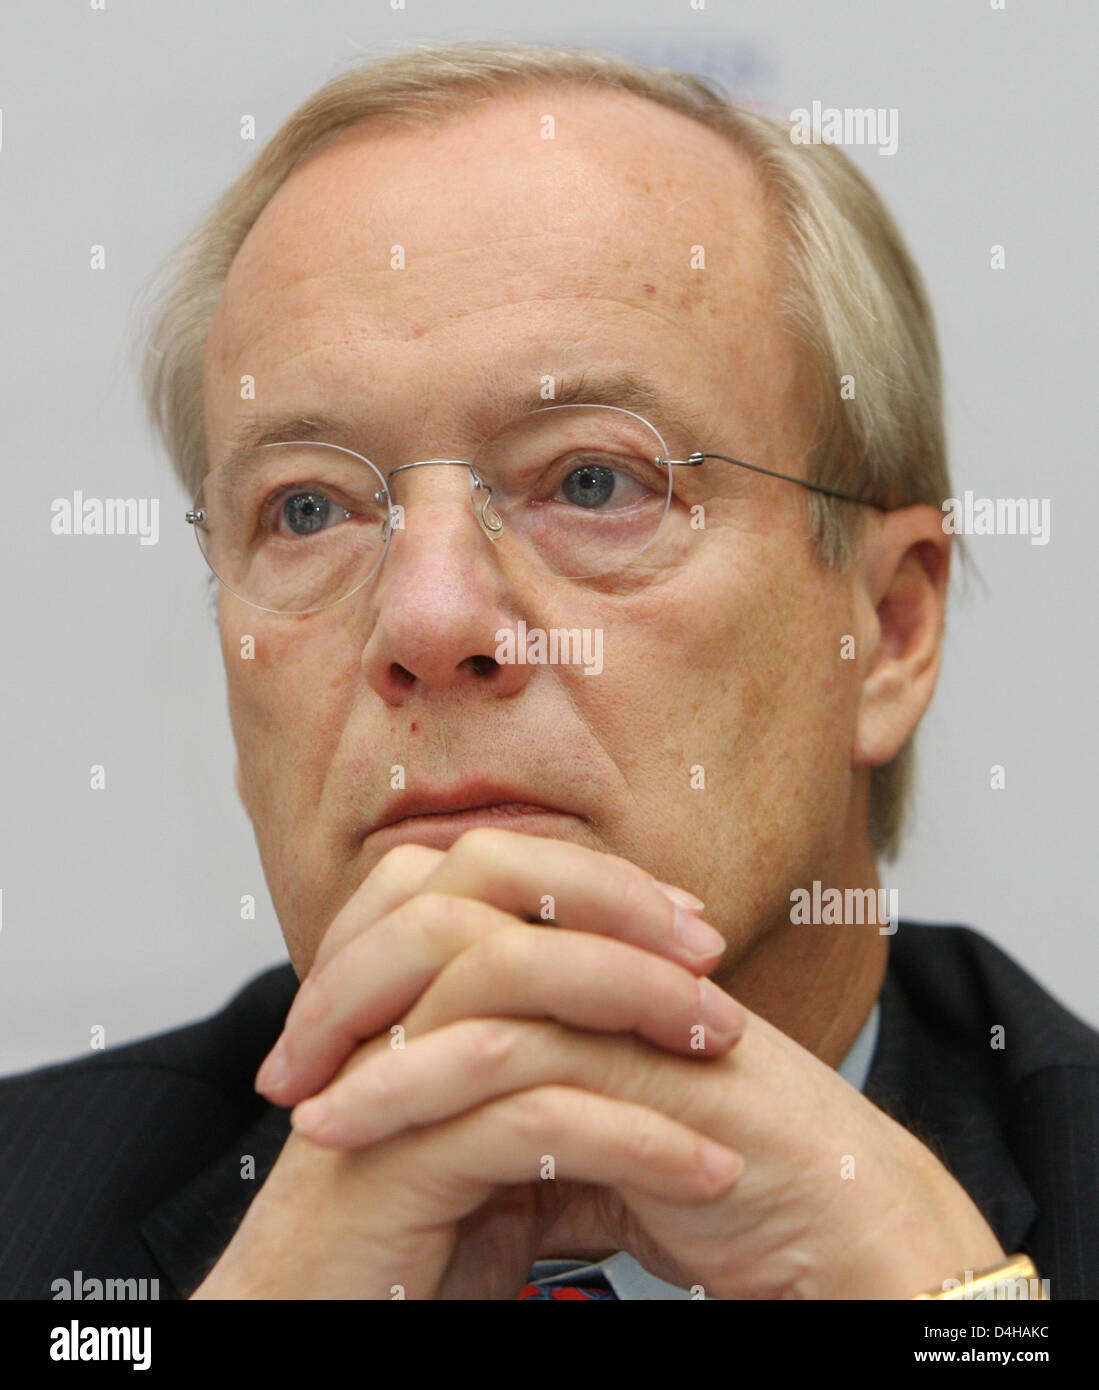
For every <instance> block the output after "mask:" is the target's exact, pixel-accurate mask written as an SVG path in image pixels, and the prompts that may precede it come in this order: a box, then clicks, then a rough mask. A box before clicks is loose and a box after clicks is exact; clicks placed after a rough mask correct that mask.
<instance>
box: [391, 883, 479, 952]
mask: <svg viewBox="0 0 1099 1390" xmlns="http://www.w3.org/2000/svg"><path fill="white" fill-rule="evenodd" d="M468 911H469V909H468V907H467V904H466V901H465V900H464V899H462V898H455V897H451V896H450V895H449V894H448V893H436V892H427V893H417V895H416V896H415V897H414V898H412V899H410V900H409V901H408V902H407V903H405V904H404V906H403V907H402V908H400V909H399V910H398V912H397V913H396V914H395V916H396V917H397V919H398V920H399V921H400V922H401V923H402V924H405V923H408V924H413V925H415V927H416V929H417V930H418V931H420V932H421V933H422V934H423V936H424V938H425V939H426V940H428V941H429V942H432V943H435V944H442V943H443V942H446V941H449V940H450V939H451V938H452V937H453V935H454V933H455V931H456V930H457V929H458V928H459V927H460V926H461V924H462V922H463V921H464V920H465V917H466V915H467V913H468Z"/></svg>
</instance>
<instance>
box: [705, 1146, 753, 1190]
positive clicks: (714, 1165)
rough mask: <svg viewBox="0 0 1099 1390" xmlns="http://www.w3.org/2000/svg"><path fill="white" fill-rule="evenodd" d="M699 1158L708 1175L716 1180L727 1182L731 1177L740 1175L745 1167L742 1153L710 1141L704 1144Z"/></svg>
mask: <svg viewBox="0 0 1099 1390" xmlns="http://www.w3.org/2000/svg"><path fill="white" fill-rule="evenodd" d="M699 1159H700V1161H701V1163H702V1166H703V1168H704V1169H705V1170H706V1174H707V1176H708V1177H711V1178H713V1179H714V1181H715V1182H727V1181H729V1179H730V1178H736V1177H739V1176H740V1173H741V1170H742V1169H743V1167H744V1160H743V1158H741V1156H740V1154H738V1153H734V1152H733V1151H732V1149H723V1148H722V1147H721V1146H720V1145H719V1144H711V1143H709V1142H707V1143H705V1144H703V1145H702V1152H701V1154H700V1155H699Z"/></svg>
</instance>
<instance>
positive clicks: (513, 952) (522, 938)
mask: <svg viewBox="0 0 1099 1390" xmlns="http://www.w3.org/2000/svg"><path fill="white" fill-rule="evenodd" d="M531 935H532V931H531V928H529V927H524V926H519V925H518V924H516V926H515V927H501V928H500V929H499V930H498V931H493V932H488V933H487V934H486V935H485V936H482V937H480V938H479V939H478V940H477V941H476V942H474V944H473V945H472V946H471V947H470V952H471V954H472V956H473V959H472V961H471V962H469V964H471V965H472V966H474V967H475V968H476V970H477V972H478V974H479V975H480V977H481V978H482V979H489V980H491V981H493V982H499V981H502V980H509V979H512V978H514V977H515V975H516V974H517V973H518V972H520V971H521V970H522V968H523V963H524V962H525V961H528V960H529V958H530V950H531V946H532V942H531V940H530V938H531Z"/></svg>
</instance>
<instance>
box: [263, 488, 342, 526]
mask: <svg viewBox="0 0 1099 1390" xmlns="http://www.w3.org/2000/svg"><path fill="white" fill-rule="evenodd" d="M279 513H280V516H281V518H282V520H283V521H284V522H285V523H286V525H287V526H288V527H289V528H290V530H291V531H292V532H293V533H294V535H296V536H311V535H313V533H314V532H316V531H323V530H324V529H325V527H326V526H327V525H328V523H329V521H330V520H333V519H338V518H339V517H340V516H341V515H342V516H343V518H344V519H346V518H347V517H349V516H350V515H351V513H350V512H348V511H347V510H346V509H345V508H344V507H338V506H337V507H333V505H332V501H331V499H330V498H328V497H326V496H325V495H324V493H323V492H310V491H302V492H292V493H290V494H289V495H288V496H287V497H284V498H283V500H282V503H281V505H280V507H279Z"/></svg>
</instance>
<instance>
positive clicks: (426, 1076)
mask: <svg viewBox="0 0 1099 1390" xmlns="http://www.w3.org/2000/svg"><path fill="white" fill-rule="evenodd" d="M690 1065H691V1064H690V1063H689V1062H688V1061H686V1060H685V1059H679V1058H671V1057H669V1058H666V1059H664V1060H662V1061H661V1063H660V1064H659V1067H654V1065H653V1058H652V1053H651V1051H649V1049H647V1048H643V1047H642V1046H640V1045H639V1044H638V1042H637V1041H636V1040H635V1039H633V1038H630V1037H624V1036H618V1037H592V1036H590V1035H588V1034H583V1033H579V1032H577V1031H575V1030H574V1029H571V1028H566V1027H562V1026H561V1025H560V1024H557V1023H533V1022H529V1021H526V1020H511V1019H499V1018H475V1019H468V1018H467V1019H461V1020H460V1021H459V1022H457V1023H451V1024H448V1025H447V1026H446V1027H443V1028H437V1029H435V1030H434V1031H432V1032H430V1033H426V1034H424V1035H422V1036H420V1037H417V1038H414V1039H412V1040H411V1041H410V1042H408V1044H407V1046H405V1047H403V1048H399V1049H391V1048H382V1049H379V1050H377V1051H375V1052H373V1053H372V1054H370V1055H369V1056H366V1057H364V1058H363V1059H362V1060H356V1062H355V1064H354V1065H353V1066H351V1067H350V1068H348V1069H346V1070H345V1072H344V1073H343V1075H342V1076H341V1077H340V1078H339V1079H338V1080H336V1081H334V1082H333V1083H332V1085H330V1086H328V1087H327V1088H326V1089H325V1090H323V1091H321V1093H320V1094H319V1095H318V1096H315V1097H314V1098H313V1099H311V1100H307V1101H306V1102H305V1103H304V1104H303V1105H299V1106H298V1107H297V1109H295V1110H294V1112H293V1114H292V1115H291V1117H290V1118H291V1121H292V1123H293V1125H294V1128H295V1129H296V1130H298V1131H299V1133H302V1134H304V1135H305V1136H306V1137H307V1138H309V1139H314V1140H316V1139H317V1138H318V1136H320V1135H322V1134H323V1140H322V1141H321V1142H323V1143H325V1144H326V1145H333V1146H336V1147H340V1148H348V1149H352V1148H363V1147H365V1146H367V1145H369V1144H377V1143H379V1142H381V1141H382V1140H385V1139H390V1138H392V1137H393V1136H394V1135H396V1134H400V1133H402V1132H403V1131H404V1130H407V1129H413V1128H417V1127H420V1126H426V1125H433V1124H438V1123H439V1122H441V1121H443V1120H449V1119H453V1118H454V1117H455V1116H456V1115H460V1114H462V1113H464V1112H465V1111H468V1110H473V1109H475V1108H476V1107H477V1106H479V1105H484V1104H485V1103H486V1102H488V1101H491V1100H495V1099H498V1098H499V1097H501V1096H505V1095H509V1094H511V1093H512V1092H516V1091H524V1090H530V1089H532V1088H533V1087H536V1086H544V1085H551V1084H556V1085H562V1086H577V1087H580V1088H582V1089H585V1090H589V1091H594V1092H597V1093H598V1094H600V1095H609V1096H613V1097H614V1098H615V1099H617V1100H628V1101H631V1102H632V1103H634V1104H644V1105H647V1106H649V1108H651V1109H657V1110H659V1111H660V1112H661V1113H663V1114H670V1115H672V1117H673V1118H678V1119H680V1120H682V1118H683V1110H684V1109H685V1107H686V1105H687V1104H689V1101H688V1100H687V1099H686V1097H688V1096H690V1095H691V1094H692V1092H694V1091H695V1090H696V1088H697V1085H698V1084H699V1077H698V1073H697V1071H695V1072H689V1071H688V1070H687V1068H689V1067H690ZM701 1084H705V1083H704V1082H703V1083H701ZM677 1111H678V1112H679V1113H676V1112H677Z"/></svg>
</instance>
